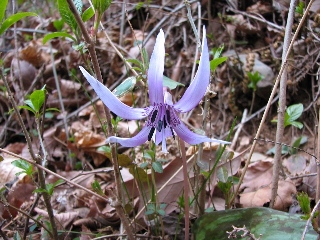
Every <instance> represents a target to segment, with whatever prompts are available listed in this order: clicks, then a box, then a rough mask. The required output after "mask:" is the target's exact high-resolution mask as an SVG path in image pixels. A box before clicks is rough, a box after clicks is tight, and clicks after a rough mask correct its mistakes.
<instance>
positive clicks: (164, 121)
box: [163, 117, 167, 129]
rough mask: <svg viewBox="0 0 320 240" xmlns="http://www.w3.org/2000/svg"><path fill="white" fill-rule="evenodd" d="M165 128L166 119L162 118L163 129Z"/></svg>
mask: <svg viewBox="0 0 320 240" xmlns="http://www.w3.org/2000/svg"><path fill="white" fill-rule="evenodd" d="M166 127H167V121H166V117H163V129H165V128H166Z"/></svg>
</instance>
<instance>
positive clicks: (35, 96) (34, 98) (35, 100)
mask: <svg viewBox="0 0 320 240" xmlns="http://www.w3.org/2000/svg"><path fill="white" fill-rule="evenodd" d="M45 95H46V94H45V90H34V91H33V93H31V95H30V100H31V102H32V105H33V107H34V110H35V111H36V112H40V110H41V107H42V105H43V103H44V100H45Z"/></svg>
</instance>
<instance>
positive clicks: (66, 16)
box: [58, 0, 78, 31]
mask: <svg viewBox="0 0 320 240" xmlns="http://www.w3.org/2000/svg"><path fill="white" fill-rule="evenodd" d="M58 9H59V12H60V15H61V18H62V19H63V20H64V21H65V22H66V23H67V24H68V25H69V26H70V27H71V29H72V30H73V31H75V30H76V29H77V27H78V24H77V21H76V19H75V17H74V16H73V13H72V12H71V10H70V9H69V5H68V3H67V1H66V0H58Z"/></svg>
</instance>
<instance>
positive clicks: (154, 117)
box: [151, 110, 158, 123]
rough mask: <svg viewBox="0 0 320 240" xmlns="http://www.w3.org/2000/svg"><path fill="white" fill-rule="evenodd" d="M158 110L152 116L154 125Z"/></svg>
mask: <svg viewBox="0 0 320 240" xmlns="http://www.w3.org/2000/svg"><path fill="white" fill-rule="evenodd" d="M157 114H158V110H154V111H153V113H152V116H151V122H152V123H153V122H154V121H155V120H156V117H157Z"/></svg>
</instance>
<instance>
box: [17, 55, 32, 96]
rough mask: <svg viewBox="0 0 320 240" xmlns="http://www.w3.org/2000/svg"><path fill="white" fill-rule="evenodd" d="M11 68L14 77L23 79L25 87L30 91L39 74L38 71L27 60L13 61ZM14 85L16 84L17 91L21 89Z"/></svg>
mask: <svg viewBox="0 0 320 240" xmlns="http://www.w3.org/2000/svg"><path fill="white" fill-rule="evenodd" d="M11 66H12V69H13V75H14V77H15V78H16V79H20V77H21V80H22V82H23V87H24V88H25V89H28V87H29V86H30V85H31V83H32V81H33V80H34V78H35V76H36V74H37V69H36V68H35V67H34V66H33V65H32V64H31V63H29V62H27V61H25V60H18V59H17V58H14V59H13V60H12V63H11ZM14 84H16V87H15V90H16V91H17V89H20V86H19V85H18V84H17V83H14Z"/></svg>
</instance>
